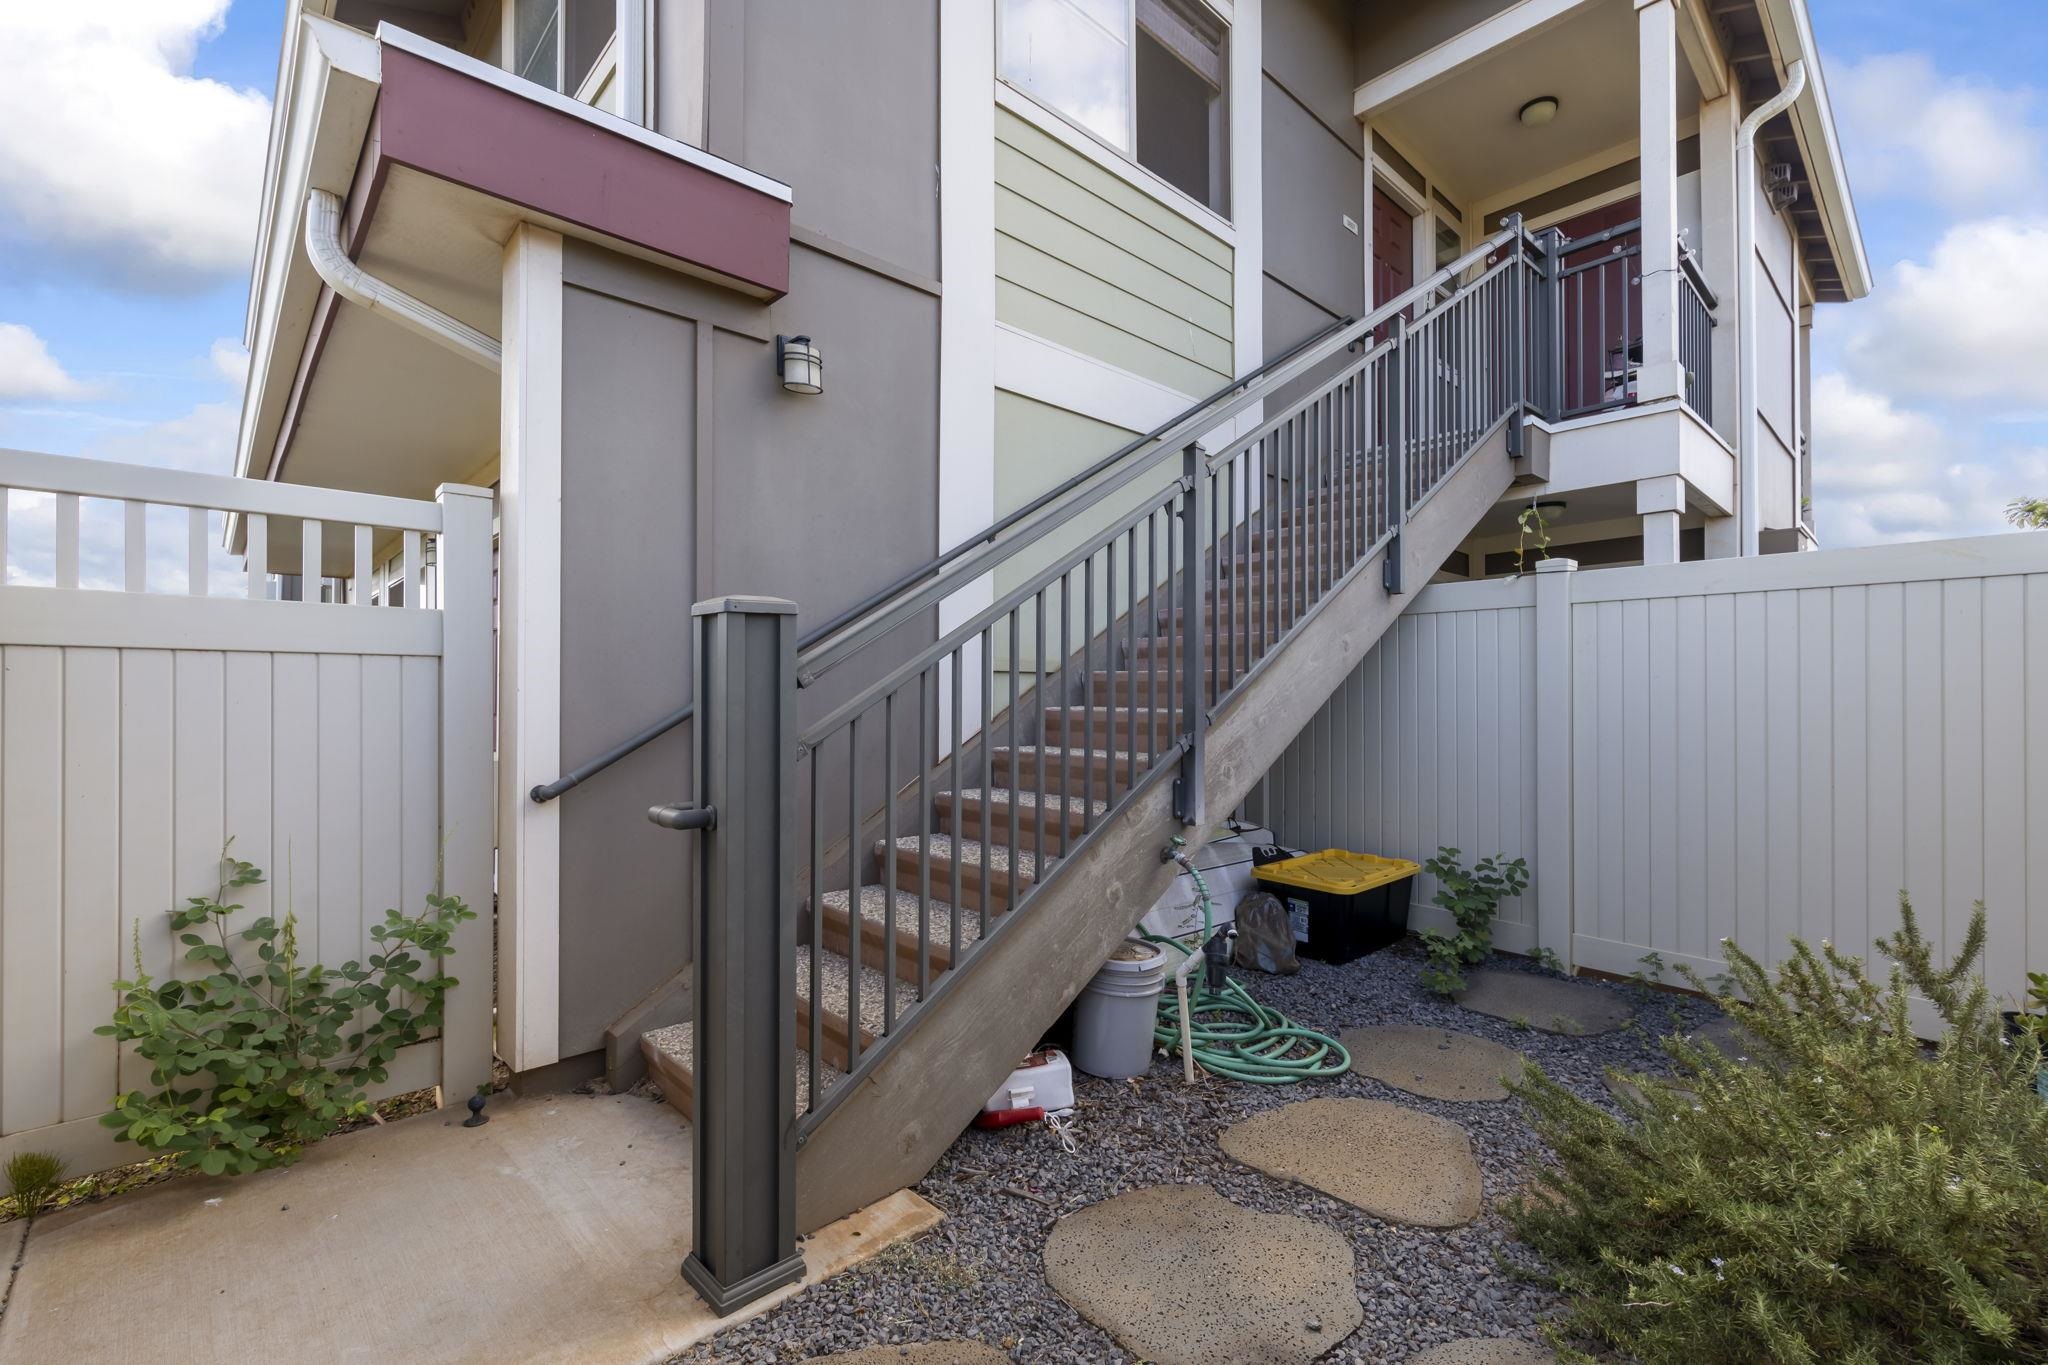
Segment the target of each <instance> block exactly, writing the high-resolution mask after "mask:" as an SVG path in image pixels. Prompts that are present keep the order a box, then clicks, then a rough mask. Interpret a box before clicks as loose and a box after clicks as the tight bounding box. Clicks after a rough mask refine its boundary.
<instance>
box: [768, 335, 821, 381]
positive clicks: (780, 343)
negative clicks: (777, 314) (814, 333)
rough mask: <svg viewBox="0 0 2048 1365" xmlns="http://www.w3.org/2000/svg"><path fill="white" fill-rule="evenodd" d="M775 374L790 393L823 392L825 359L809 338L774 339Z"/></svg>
mask: <svg viewBox="0 0 2048 1365" xmlns="http://www.w3.org/2000/svg"><path fill="white" fill-rule="evenodd" d="M775 373H776V374H778V375H780V376H781V377H782V387H783V388H785V389H787V390H788V391H789V392H791V393H823V392H824V391H825V357H824V354H823V353H822V352H821V351H819V349H818V348H817V346H816V345H815V344H814V343H813V342H812V341H811V339H810V338H809V337H806V336H795V337H788V336H778V337H776V338H775Z"/></svg>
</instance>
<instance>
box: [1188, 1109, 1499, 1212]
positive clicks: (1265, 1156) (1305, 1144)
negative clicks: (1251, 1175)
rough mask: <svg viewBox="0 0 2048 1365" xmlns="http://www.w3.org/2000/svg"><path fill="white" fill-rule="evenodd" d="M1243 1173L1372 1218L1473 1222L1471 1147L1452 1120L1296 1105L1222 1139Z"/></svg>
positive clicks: (1476, 1189)
mask: <svg viewBox="0 0 2048 1365" xmlns="http://www.w3.org/2000/svg"><path fill="white" fill-rule="evenodd" d="M1221 1143H1222V1146H1223V1150H1224V1151H1225V1152H1227V1153H1228V1154H1229V1155H1230V1156H1231V1157H1233V1158H1234V1159H1236V1160H1238V1161H1241V1162H1243V1163H1244V1164H1245V1165H1247V1166H1253V1167H1256V1168H1257V1169H1259V1170H1262V1171H1264V1172H1266V1173H1267V1174H1268V1175H1274V1176H1278V1177H1280V1178H1281V1179H1283V1180H1293V1181H1297V1182H1299V1183H1300V1184H1303V1185H1309V1186H1313V1187H1314V1188H1316V1189H1319V1190H1321V1191H1322V1192H1323V1193H1325V1194H1328V1195H1334V1196H1335V1197H1336V1198H1338V1199H1341V1200H1343V1201H1344V1202H1345V1203H1347V1204H1354V1205H1356V1206H1357V1207H1359V1208H1361V1209H1364V1210H1365V1211H1366V1212H1367V1213H1370V1214H1372V1215H1373V1216H1374V1217H1377V1218H1384V1219H1386V1220H1388V1221H1389V1222H1394V1223H1412V1224H1415V1225H1416V1226H1419V1227H1429V1228H1454V1227H1459V1226H1461V1225H1463V1224H1465V1223H1469V1222H1471V1221H1472V1220H1473V1219H1474V1218H1477V1217H1478V1216H1479V1200H1480V1181H1479V1163H1478V1162H1477V1161H1475V1160H1474V1159H1473V1156H1472V1140H1471V1138H1469V1137H1467V1136H1466V1134H1465V1130H1464V1129H1463V1128H1460V1127H1459V1126H1458V1125H1457V1124H1455V1123H1452V1122H1451V1121H1450V1120H1449V1119H1440V1118H1438V1117H1436V1116H1435V1115H1434V1114H1425V1113H1422V1112H1421V1111H1420V1110H1415V1109H1410V1108H1408V1107H1407V1106H1405V1105H1399V1104H1389V1103H1387V1102H1385V1101H1383V1100H1353V1099H1319V1100H1297V1101H1295V1102H1294V1103H1293V1104H1285V1105H1282V1106H1281V1107H1280V1108H1278V1109H1269V1110H1267V1111H1266V1112H1265V1113H1263V1114H1258V1115H1255V1116H1254V1117H1252V1118H1248V1119H1246V1120H1245V1121H1244V1122H1242V1123H1238V1124H1233V1125H1232V1126H1231V1127H1229V1128H1226V1129H1224V1130H1223V1134H1222V1138H1221Z"/></svg>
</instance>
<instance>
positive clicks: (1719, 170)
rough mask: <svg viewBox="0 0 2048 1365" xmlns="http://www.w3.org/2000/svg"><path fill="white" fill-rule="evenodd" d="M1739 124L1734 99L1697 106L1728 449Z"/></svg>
mask: <svg viewBox="0 0 2048 1365" xmlns="http://www.w3.org/2000/svg"><path fill="white" fill-rule="evenodd" d="M1740 119H1741V111H1740V110H1739V109H1738V108H1737V107H1736V97H1735V96H1734V95H1733V94H1728V95H1723V96H1722V97H1721V98H1720V99H1717V100H1708V101H1707V102H1706V103H1704V104H1702V105H1701V106H1700V235H1701V236H1702V237H1703V238H1704V239H1705V240H1703V241H1700V242H1696V243H1694V246H1696V247H1697V248H1698V249H1699V253H1700V265H1701V269H1702V271H1703V272H1704V273H1705V275H1706V277H1707V285H1708V287H1709V288H1711V289H1712V290H1713V291H1714V294H1715V297H1716V298H1717V299H1718V300H1719V306H1718V307H1717V308H1716V309H1715V310H1714V321H1715V324H1716V325H1715V327H1714V351H1713V356H1714V385H1713V405H1714V430H1716V431H1718V432H1720V433H1721V438H1722V439H1723V440H1725V441H1727V442H1728V443H1729V444H1730V445H1733V444H1734V443H1735V441H1736V438H1737V433H1738V432H1739V431H1740V429H1741V428H1740V424H1738V423H1737V422H1736V420H1735V417H1736V409H1737V407H1738V406H1739V404H1738V402H1737V398H1736V389H1737V387H1738V385H1737V375H1738V374H1739V372H1740V367H1741V364H1742V357H1741V354H1740V352H1739V349H1738V347H1737V345H1736V339H1737V333H1736V330H1735V319H1736V317H1737V315H1738V310H1739V306H1740V305H1739V303H1738V297H1739V295H1740V292H1741V290H1740V281H1741V278H1742V272H1741V271H1739V270H1738V269H1736V267H1737V266H1738V265H1739V264H1740V262H1738V261H1737V260H1736V259H1735V253H1736V241H1735V239H1736V232H1735V125H1736V124H1737V123H1738V122H1739V121H1740ZM1730 534H1733V532H1732V531H1731V532H1730ZM1730 553H1731V554H1732V553H1734V551H1732V550H1731V551H1730Z"/></svg>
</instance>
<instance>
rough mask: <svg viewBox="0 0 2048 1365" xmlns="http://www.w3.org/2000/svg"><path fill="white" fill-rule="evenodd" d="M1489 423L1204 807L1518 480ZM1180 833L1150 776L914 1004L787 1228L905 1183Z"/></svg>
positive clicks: (1098, 947) (1347, 591) (1264, 751)
mask: <svg viewBox="0 0 2048 1365" xmlns="http://www.w3.org/2000/svg"><path fill="white" fill-rule="evenodd" d="M1505 430H1506V424H1505V423H1502V424H1501V425H1500V426H1497V427H1496V428H1495V429H1494V431H1493V433H1492V434H1491V435H1490V436H1489V438H1488V439H1487V440H1486V441H1485V442H1483V443H1482V444H1481V445H1480V446H1479V448H1478V449H1477V450H1476V451H1475V452H1474V453H1473V454H1472V456H1471V457H1470V458H1468V459H1466V460H1464V461H1463V462H1462V463H1460V464H1459V466H1458V467H1457V468H1456V469H1455V470H1454V471H1452V472H1451V473H1450V474H1448V475H1446V476H1445V477H1444V479H1443V481H1442V482H1441V483H1440V484H1439V485H1438V486H1437V488H1436V490H1435V491H1434V492H1433V493H1432V494H1431V495H1430V497H1429V498H1428V500H1427V501H1425V502H1424V503H1423V504H1422V505H1421V506H1420V507H1418V508H1417V509H1416V510H1415V511H1414V512H1412V513H1411V514H1410V516H1409V520H1408V523H1407V525H1406V527H1405V529H1404V531H1403V533H1402V537H1401V550H1402V555H1401V559H1402V581H1403V582H1404V583H1405V584H1407V585H1408V586H1409V592H1408V593H1406V594H1403V595H1402V596H1399V597H1393V596H1389V595H1388V594H1387V592H1386V590H1385V589H1384V588H1383V587H1382V586H1381V584H1382V581H1383V580H1382V569H1381V561H1382V560H1383V559H1384V557H1385V551H1382V552H1381V553H1380V554H1377V555H1374V556H1373V557H1372V558H1371V559H1369V560H1367V561H1366V562H1365V563H1364V564H1363V565H1362V566H1360V568H1359V570H1358V571H1357V572H1356V573H1354V574H1353V575H1352V576H1351V578H1350V579H1349V580H1348V581H1347V582H1346V583H1345V584H1344V586H1343V587H1342V588H1340V589H1338V591H1337V592H1336V593H1335V594H1334V595H1333V596H1332V597H1330V598H1329V599H1328V600H1327V601H1326V602H1324V603H1323V605H1322V607H1321V609H1320V610H1319V611H1318V612H1317V614H1316V616H1315V617H1314V618H1313V621H1312V624H1311V625H1310V627H1309V628H1308V629H1306V630H1304V631H1303V632H1302V633H1301V635H1300V636H1298V637H1297V638H1296V639H1295V640H1293V641H1292V642H1291V643H1290V644H1288V645H1287V646H1286V647H1285V651H1284V653H1283V654H1281V655H1280V656H1279V657H1277V658H1276V659H1274V661H1273V662H1272V663H1271V664H1270V665H1269V666H1268V667H1267V668H1266V670H1265V671H1264V672H1263V673H1261V674H1260V675H1259V677H1258V678H1257V679H1255V680H1254V681H1253V682H1252V683H1251V685H1250V686H1248V687H1247V688H1246V689H1245V690H1244V692H1242V693H1241V694H1240V695H1239V696H1238V697H1237V699H1236V700H1235V701H1233V702H1232V703H1231V704H1230V705H1229V706H1228V707H1226V708H1225V709H1224V711H1223V712H1222V713H1221V714H1219V715H1218V716H1217V717H1216V718H1215V721H1214V722H1213V723H1212V725H1211V726H1210V730H1209V738H1208V750H1207V755H1206V767H1205V773H1206V779H1207V780H1206V796H1207V800H1208V807H1207V808H1208V810H1209V811H1211V812H1212V813H1217V814H1218V815H1219V818H1220V814H1221V813H1227V812H1229V811H1231V810H1234V809H1235V808H1236V807H1237V806H1238V805H1239V804H1240V803H1241V802H1242V801H1243V800H1244V798H1245V797H1246V796H1247V795H1248V794H1249V793H1250V792H1251V789H1252V787H1253V785H1254V784H1256V783H1257V782H1258V780H1259V779H1260V778H1261V777H1262V776H1264V774H1265V773H1266V771H1267V770H1268V769H1269V768H1270V767H1271V766H1272V765H1273V763H1274V761H1275V760H1276V759H1278V758H1279V756H1280V755H1281V753H1282V752H1284V751H1285V750H1286V748H1287V746H1288V745H1289V744H1290V743H1292V742H1293V740H1294V738H1295V736H1296V735H1297V734H1299V733H1300V731H1301V729H1302V728H1303V727H1304V726H1306V725H1307V724H1308V722H1309V721H1310V720H1312V719H1313V718H1314V716H1315V714H1316V712H1317V711H1318V710H1320V709H1321V707H1322V705H1323V703H1324V702H1325V701H1327V700H1328V699H1329V697H1330V694H1331V693H1332V692H1334V691H1336V690H1337V688H1338V686H1339V685H1340V684H1342V683H1343V681H1344V679H1345V678H1346V677H1348V676H1349V675H1350V673H1351V671H1352V670H1353V669H1354V668H1356V667H1357V666H1358V664H1359V662H1360V661H1361V660H1362V659H1364V657H1365V654H1366V651H1367V650H1369V649H1370V648H1371V647H1372V646H1373V644H1374V643H1375V642H1376V641H1378V639H1379V638H1380V636H1381V635H1382V634H1384V633H1385V632H1386V630H1387V628H1388V627H1389V626H1391V625H1392V624H1393V622H1394V619H1395V618H1396V617H1398V616H1399V615H1400V614H1401V612H1402V610H1403V608H1405V607H1406V606H1407V604H1408V603H1409V602H1410V601H1411V600H1412V598H1413V593H1414V592H1416V591H1419V590H1420V589H1421V587H1422V585H1423V584H1425V583H1427V582H1428V581H1429V578H1430V575H1432V574H1433V573H1435V572H1436V570H1437V568H1438V567H1439V566H1440V565H1442V564H1443V562H1444V560H1445V559H1447V558H1448V557H1449V556H1450V553H1451V551H1453V550H1454V549H1456V548H1457V546H1458V543H1459V542H1460V541H1462V540H1463V539H1464V538H1465V537H1466V536H1467V535H1468V534H1469V533H1470V532H1471V529H1472V527H1473V526H1474V525H1475V524H1476V523H1477V522H1478V520H1479V518H1480V516H1481V515H1483V514H1484V513H1485V512H1486V510H1487V509H1488V508H1489V507H1491V506H1493V504H1494V503H1496V502H1498V501H1499V500H1500V498H1501V497H1502V495H1504V494H1505V493H1506V492H1507V491H1508V488H1509V486H1510V484H1511V483H1512V480H1513V475H1514V468H1513V465H1512V464H1511V462H1510V461H1509V460H1508V458H1507V449H1506V441H1505V437H1504V433H1505ZM1175 834H1183V835H1184V836H1185V837H1187V838H1188V841H1189V843H1190V845H1191V846H1193V845H1198V844H1199V843H1200V842H1201V840H1202V838H1203V837H1204V834H1203V832H1201V831H1196V830H1192V829H1184V828H1183V827H1182V826H1181V824H1180V822H1179V821H1178V820H1176V819H1174V816H1173V792H1172V785H1171V783H1170V782H1166V781H1161V782H1155V783H1154V784H1153V785H1151V786H1150V787H1149V788H1147V789H1146V790H1144V791H1142V792H1140V793H1139V794H1138V795H1137V796H1135V797H1133V798H1132V799H1130V800H1129V801H1127V802H1126V803H1125V805H1124V806H1123V807H1121V808H1120V809H1119V810H1117V811H1116V812H1115V813H1114V814H1112V815H1111V816H1110V817H1109V820H1108V822H1107V824H1106V825H1104V826H1103V827H1101V828H1100V829H1099V831H1098V832H1097V833H1096V835H1095V836H1094V837H1093V838H1092V839H1091V840H1090V841H1089V843H1088V845H1087V846H1086V847H1085V848H1083V849H1081V850H1080V851H1078V852H1077V853H1075V854H1074V855H1073V857H1071V858H1069V859H1066V860H1065V861H1064V862H1063V863H1062V864H1061V866H1060V868H1059V870H1058V872H1057V873H1056V874H1055V875H1054V876H1053V878H1052V880H1051V881H1049V882H1048V883H1047V884H1046V885H1045V886H1044V887H1042V888H1041V889H1040V890H1039V891H1038V892H1037V893H1036V894H1035V895H1034V896H1033V897H1032V899H1031V901H1030V903H1029V904H1028V906H1026V907H1025V908H1024V909H1022V910H1021V911H1019V915H1020V919H1019V922H1018V923H1016V924H1015V925H1013V926H1011V927H1010V928H1009V929H1008V930H1007V931H1006V932H1005V933H1004V934H1003V935H1002V936H1001V937H1000V938H999V939H996V940H994V941H993V942H992V943H991V944H990V945H989V947H988V948H987V949H986V950H984V951H983V952H981V953H977V954H976V955H975V958H974V961H973V963H972V965H971V966H970V967H969V968H968V969H967V970H968V972H969V975H968V976H967V977H966V978H964V979H963V980H962V981H961V982H960V985H959V987H958V988H957V989H954V990H952V991H950V992H949V993H947V994H946V995H945V996H944V997H942V998H940V999H938V1000H936V1001H934V1002H932V1003H931V1004H930V1005H929V1006H927V1007H926V1008H924V1009H922V1010H920V1011H919V1016H918V1020H917V1026H916V1028H915V1029H914V1030H913V1031H912V1032H911V1033H910V1034H909V1035H908V1036H907V1037H905V1038H904V1039H903V1040H902V1041H901V1043H899V1044H898V1045H897V1048H896V1051H895V1053H894V1054H893V1055H892V1056H890V1057H888V1058H886V1059H885V1060H884V1061H883V1062H882V1063H881V1064H880V1065H878V1066H877V1068H876V1069H875V1070H874V1071H873V1072H872V1073H870V1074H869V1075H868V1076H866V1077H864V1078H862V1080H861V1081H859V1082H858V1086H859V1089H858V1090H857V1091H856V1092H855V1093H854V1094H852V1095H849V1096H848V1097H847V1098H846V1099H845V1100H844V1101H843V1102H842V1103H841V1104H840V1106H839V1109H838V1111H837V1112H835V1113H834V1114H832V1115H831V1116H830V1117H829V1118H828V1119H827V1121H826V1122H825V1123H824V1124H823V1126H821V1127H820V1128H819V1129H818V1130H817V1132H816V1133H815V1134H814V1135H813V1136H812V1138H811V1140H810V1141H809V1143H807V1144H806V1145H805V1146H804V1147H803V1149H802V1150H800V1151H799V1152H798V1153H797V1163H796V1182H797V1191H796V1194H797V1227H798V1229H799V1230H800V1231H802V1232H811V1231H815V1230H816V1229H818V1228H820V1227H823V1226H824V1225H825V1224H827V1223H830V1222H832V1221H833V1220H835V1219H837V1218H841V1217H844V1216H845V1215H846V1214H849V1213H851V1212H853V1211H854V1210H855V1209H859V1208H862V1207H865V1206H866V1205H868V1204H870V1203H873V1202H874V1201H875V1200H877V1199H881V1198H883V1197H884V1196H886V1195H889V1194H892V1193H894V1192H895V1191H897V1190H899V1189H902V1188H903V1187H905V1186H907V1185H912V1184H915V1183H916V1182H917V1181H918V1180H920V1179H922V1178H923V1177H924V1174H925V1173H926V1172H927V1171H929V1170H930V1169H931V1168H932V1166H933V1165H934V1164H935V1163H936V1162H937V1161H938V1159H939V1157H940V1156H941V1155H943V1154H944V1152H945V1150H946V1148H947V1147H948V1146H950V1145H951V1144H952V1142H953V1140H954V1139H955V1138H956V1137H958V1136H959V1134H960V1130H961V1129H962V1128H964V1127H966V1126H967V1124H968V1123H969V1122H970V1121H971V1120H972V1119H973V1118H974V1115H975V1114H976V1113H977V1112H978V1111H979V1110H980V1108H981V1106H982V1103H983V1102H984V1101H985V1100H987V1098H988V1097H989V1095H990V1094H991V1093H993V1092H994V1090H995V1088H996V1086H998V1085H1000V1084H1001V1083H1002V1080H1003V1078H1004V1077H1005V1076H1007V1075H1009V1073H1010V1070H1011V1069H1012V1068H1013V1067H1014V1066H1016V1064H1017V1060H1018V1059H1019V1058H1020V1057H1022V1056H1023V1055H1024V1054H1025V1053H1026V1052H1028V1051H1029V1050H1030V1049H1031V1048H1032V1046H1033V1045H1034V1044H1036V1043H1037V1042H1038V1040H1039V1038H1040V1037H1041V1036H1042V1035H1043V1034H1044V1032H1045V1030H1046V1029H1048V1028H1050V1027H1051V1026H1052V1024H1053V1022H1054V1021H1055V1020H1056V1019H1058V1018H1059V1016H1060V1014H1061V1012H1062V1011H1064V1010H1065V1009H1066V1007H1067V1006H1068V1005H1069V1004H1071V1003H1072V1002H1073V999H1074V997H1075V996H1077V995H1078V994H1080V992H1081V990H1082V988H1083V987H1085V986H1086V985H1087V984H1088V981H1089V979H1090V978H1091V977H1093V976H1094V974H1095V972H1096V970H1097V969H1098V968H1099V967H1100V966H1101V964H1102V963H1103V961H1104V960H1106V959H1107V958H1108V957H1109V955H1110V953H1111V952H1113V951H1114V950H1115V948H1116V945H1117V944H1118V943H1119V942H1121V941H1122V940H1123V938H1124V937H1125V935H1127V934H1129V933H1130V931H1131V930H1132V929H1133V928H1135V927H1136V925H1137V923H1138V920H1139V919H1140V918H1141V917H1142V916H1143V915H1144V913H1145V911H1146V910H1148V909H1150V908H1151V906H1152V904H1153V902H1155V901H1156V900H1158V898H1159V897H1160V896H1161V895H1162V894H1163V893H1164V892H1165V891H1166V889H1167V887H1168V885H1169V884H1170V883H1171V882H1172V879H1173V875H1174V873H1173V869H1172V868H1171V867H1170V866H1169V865H1167V864H1166V863H1164V862H1162V861H1161V857H1160V854H1161V852H1162V850H1163V849H1164V848H1165V847H1166V845H1167V841H1168V840H1169V839H1170V838H1172V836H1174V835H1175Z"/></svg>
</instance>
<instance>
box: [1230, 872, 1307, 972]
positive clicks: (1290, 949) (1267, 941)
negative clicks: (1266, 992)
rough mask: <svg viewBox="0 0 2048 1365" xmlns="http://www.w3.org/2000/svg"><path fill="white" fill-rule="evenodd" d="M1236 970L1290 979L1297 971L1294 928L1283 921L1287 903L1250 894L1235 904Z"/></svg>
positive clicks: (1261, 893)
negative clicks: (1247, 968)
mask: <svg viewBox="0 0 2048 1365" xmlns="http://www.w3.org/2000/svg"><path fill="white" fill-rule="evenodd" d="M1235 961H1236V963H1237V965H1238V966H1240V967H1249V968H1257V969H1258V970H1259V971H1262V972H1271V973H1273V974H1274V975H1276V976H1293V975H1294V974H1295V973H1296V972H1298V971H1300V970H1301V959H1300V958H1298V957H1296V956H1295V955H1294V926H1293V925H1292V924H1291V923H1289V922H1288V919H1287V903H1286V902H1285V901H1283V900H1281V899H1280V898H1279V897H1278V896H1276V895H1274V894H1273V893H1272V892H1270V891H1254V892H1252V893H1251V894H1250V895H1248V896H1246V897H1245V898H1244V899H1243V900H1241V901H1239V902H1238V904H1237V954H1236V958H1235Z"/></svg>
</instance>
